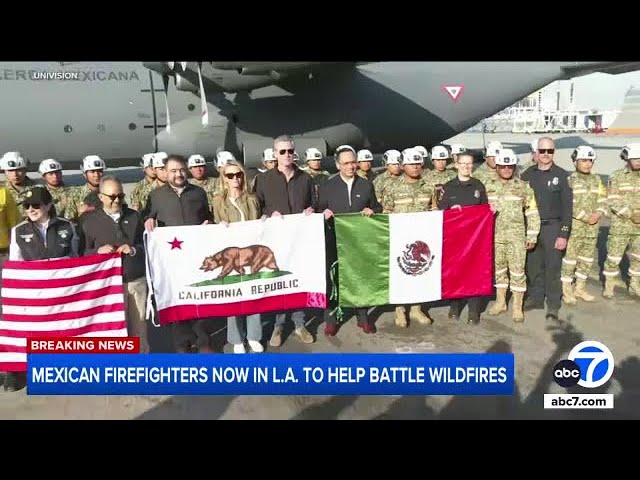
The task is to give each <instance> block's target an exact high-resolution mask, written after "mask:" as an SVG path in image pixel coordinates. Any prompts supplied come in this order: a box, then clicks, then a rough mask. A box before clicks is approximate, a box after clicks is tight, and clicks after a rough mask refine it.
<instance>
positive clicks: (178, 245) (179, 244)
mask: <svg viewBox="0 0 640 480" xmlns="http://www.w3.org/2000/svg"><path fill="white" fill-rule="evenodd" d="M167 243H168V244H169V245H171V250H173V249H174V248H179V249H180V250H182V244H183V243H184V241H183V240H178V239H177V238H176V237H173V240H172V241H170V242H167Z"/></svg>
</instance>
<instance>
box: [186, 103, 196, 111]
mask: <svg viewBox="0 0 640 480" xmlns="http://www.w3.org/2000/svg"><path fill="white" fill-rule="evenodd" d="M187 108H188V109H189V111H190V112H193V111H194V110H195V109H196V106H195V105H194V104H193V103H190V104H189V105H187Z"/></svg>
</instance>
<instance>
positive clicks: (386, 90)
mask: <svg viewBox="0 0 640 480" xmlns="http://www.w3.org/2000/svg"><path fill="white" fill-rule="evenodd" d="M190 65H193V64H190ZM562 65H567V62H564V63H561V62H557V63H551V62H545V63H537V62H378V63H368V64H364V65H358V66H355V65H347V66H344V65H343V66H340V67H336V68H335V69H334V68H326V69H323V70H320V71H318V72H315V73H314V75H312V76H308V75H298V76H291V77H288V78H285V79H283V80H282V81H281V82H280V83H279V84H278V85H270V86H266V87H261V88H257V89H255V90H253V91H251V92H246V93H245V92H241V93H237V94H222V93H215V92H211V91H209V87H208V86H207V85H208V84H207V83H206V82H205V91H206V92H207V100H208V105H209V108H208V110H209V124H208V125H207V126H204V127H203V125H202V124H201V116H200V98H199V97H198V96H197V94H195V93H193V92H190V91H178V90H176V88H175V86H174V85H172V86H171V88H170V89H169V92H168V99H169V112H170V118H171V129H170V132H167V130H166V129H165V125H166V114H165V100H164V93H163V88H162V87H163V83H162V76H161V75H160V74H159V73H157V72H152V71H151V70H149V69H147V68H145V67H144V66H143V65H142V63H130V62H128V63H118V62H113V63H87V64H85V63H71V64H65V65H63V66H61V65H60V63H59V62H49V63H38V64H35V63H1V64H0V78H1V79H0V99H1V100H2V101H1V104H2V105H3V107H4V108H3V113H4V115H2V120H0V122H2V124H3V125H2V128H1V131H2V136H1V137H0V151H1V152H2V153H3V152H5V151H9V150H18V151H21V152H23V153H24V154H25V155H26V156H27V157H28V158H30V160H31V162H32V164H35V165H37V163H39V162H40V160H42V159H44V158H50V157H53V158H56V159H58V160H59V161H61V162H63V164H65V166H67V165H69V166H70V167H73V168H77V165H78V164H79V163H80V159H81V158H82V157H84V156H85V155H87V154H97V155H100V156H102V157H103V158H105V159H106V161H107V162H108V163H109V164H111V165H114V166H116V165H121V164H137V163H138V162H139V158H140V157H141V156H142V155H143V154H145V153H148V152H150V151H154V150H162V151H167V152H175V153H181V154H183V155H190V154H192V153H200V154H202V155H204V156H205V157H208V158H211V157H213V156H214V155H215V154H216V152H217V151H219V150H221V149H226V150H231V151H232V152H233V153H235V154H236V155H243V156H244V158H245V163H247V165H248V166H250V167H254V166H256V165H257V162H258V160H259V156H260V153H261V152H262V150H263V149H264V148H267V147H268V146H269V144H270V142H271V140H272V139H273V138H274V137H275V136H277V135H280V134H282V133H288V134H291V135H293V136H294V137H295V138H296V139H297V141H298V143H299V151H300V152H302V151H303V150H304V149H305V148H307V147H308V146H315V147H317V148H320V149H321V150H322V151H323V152H326V153H327V154H330V153H331V152H332V151H333V149H335V147H337V146H338V145H340V144H345V143H346V144H351V145H353V146H354V147H356V148H369V149H371V150H372V151H374V153H376V152H377V153H380V152H383V151H384V150H387V149H390V148H396V149H399V150H402V149H404V148H406V147H408V146H413V145H416V144H421V145H424V146H426V147H427V148H429V147H431V146H433V145H435V144H438V143H440V142H442V141H444V140H446V139H448V138H450V137H452V136H454V135H456V134H457V133H459V132H461V131H464V130H466V129H468V128H469V127H471V126H473V125H475V124H476V123H477V122H479V121H481V120H482V119H484V118H486V117H488V116H491V115H492V114H494V113H496V112H498V111H500V110H502V109H503V108H505V107H508V106H509V105H511V104H513V103H514V102H516V101H518V100H519V99H521V98H523V97H525V96H526V95H528V94H530V93H531V92H534V91H536V90H538V89H539V88H542V87H543V86H545V85H547V84H548V83H550V82H552V81H554V80H556V79H558V78H560V77H562V75H563V71H562V68H561V67H562ZM34 72H45V74H42V73H34ZM47 72H49V73H48V77H47V75H46V74H47ZM54 72H63V73H66V74H67V75H66V76H67V77H68V76H69V75H68V73H69V72H75V74H74V75H75V76H74V78H73V79H69V78H66V79H65V78H63V79H59V78H56V77H55V75H54ZM206 75H211V76H214V75H217V72H215V71H209V72H208V71H207V70H206V69H205V70H204V71H203V76H205V80H206ZM59 76H60V75H59ZM36 77H37V78H38V79H35V78H36ZM184 77H185V78H187V79H188V80H189V82H191V83H192V84H194V85H197V84H198V79H197V72H196V70H194V68H193V67H192V66H189V67H188V68H187V70H186V71H185V72H184ZM212 78H213V77H212ZM452 92H454V93H457V96H456V95H452ZM67 168H69V167H67Z"/></svg>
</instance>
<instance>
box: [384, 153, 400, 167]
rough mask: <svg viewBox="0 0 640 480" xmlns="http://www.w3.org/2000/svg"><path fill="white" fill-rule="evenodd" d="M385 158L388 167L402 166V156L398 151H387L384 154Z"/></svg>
mask: <svg viewBox="0 0 640 480" xmlns="http://www.w3.org/2000/svg"><path fill="white" fill-rule="evenodd" d="M383 158H384V163H385V164H387V165H400V163H401V161H402V154H401V153H400V152H399V151H398V150H387V151H386V152H384V155H383Z"/></svg>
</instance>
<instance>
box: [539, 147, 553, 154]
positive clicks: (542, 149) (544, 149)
mask: <svg viewBox="0 0 640 480" xmlns="http://www.w3.org/2000/svg"><path fill="white" fill-rule="evenodd" d="M555 151H556V149H555V148H541V149H539V150H538V153H541V154H544V153H548V154H550V155H552V154H553V153H554V152H555Z"/></svg>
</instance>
